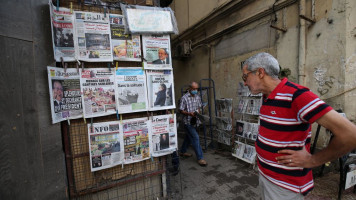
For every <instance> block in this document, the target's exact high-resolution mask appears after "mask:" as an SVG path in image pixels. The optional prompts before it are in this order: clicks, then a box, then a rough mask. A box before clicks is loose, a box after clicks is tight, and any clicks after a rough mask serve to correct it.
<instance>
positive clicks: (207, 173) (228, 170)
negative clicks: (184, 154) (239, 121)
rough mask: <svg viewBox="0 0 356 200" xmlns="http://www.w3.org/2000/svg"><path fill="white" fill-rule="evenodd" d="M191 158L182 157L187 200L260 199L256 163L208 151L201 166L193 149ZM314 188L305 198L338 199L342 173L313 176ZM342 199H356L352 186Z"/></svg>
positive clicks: (183, 181)
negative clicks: (205, 162)
mask: <svg viewBox="0 0 356 200" xmlns="http://www.w3.org/2000/svg"><path fill="white" fill-rule="evenodd" d="M188 152H189V153H192V154H193V156H192V157H190V158H181V174H180V176H181V180H182V190H183V198H182V199H185V200H193V199H194V200H199V199H204V200H209V199H214V200H218V199H224V200H225V199H241V200H242V199H252V200H254V199H261V196H260V189H259V186H258V172H257V166H256V168H255V169H253V166H252V165H250V164H247V163H245V162H243V161H241V160H238V159H236V158H234V157H232V156H231V154H230V153H229V152H226V151H224V152H222V151H215V150H208V151H207V152H205V153H204V159H205V160H206V161H207V162H208V166H206V167H201V166H199V165H198V163H197V161H196V157H195V154H194V152H193V150H192V149H191V148H190V149H189V151H188ZM314 181H315V189H314V190H313V191H312V192H311V193H310V194H308V195H307V197H306V198H305V199H306V200H328V199H337V194H338V184H339V174H338V173H333V172H330V173H327V174H325V175H324V176H323V177H317V178H315V179H314ZM342 199H344V200H351V199H353V200H356V194H354V193H352V189H349V190H347V191H344V192H343V195H342Z"/></svg>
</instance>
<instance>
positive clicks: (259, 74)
mask: <svg viewBox="0 0 356 200" xmlns="http://www.w3.org/2000/svg"><path fill="white" fill-rule="evenodd" d="M257 72H258V74H257V75H258V77H259V78H263V77H264V76H265V75H266V72H265V69H263V68H262V67H260V68H258V70H257Z"/></svg>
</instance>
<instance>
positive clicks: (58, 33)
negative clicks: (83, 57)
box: [49, 1, 75, 62]
mask: <svg viewBox="0 0 356 200" xmlns="http://www.w3.org/2000/svg"><path fill="white" fill-rule="evenodd" d="M49 9H50V14H51V29H52V43H53V53H54V59H55V60H56V62H61V58H63V61H64V62H69V61H75V50H74V40H73V14H71V13H70V10H69V9H68V8H62V7H59V8H58V11H57V8H56V7H54V6H53V4H52V1H49Z"/></svg>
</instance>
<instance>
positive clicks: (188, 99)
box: [179, 82, 207, 166]
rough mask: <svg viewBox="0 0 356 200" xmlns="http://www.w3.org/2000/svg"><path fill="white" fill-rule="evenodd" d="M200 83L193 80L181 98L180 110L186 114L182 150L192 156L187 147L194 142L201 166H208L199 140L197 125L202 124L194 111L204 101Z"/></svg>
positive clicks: (184, 154) (185, 154)
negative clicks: (199, 92)
mask: <svg viewBox="0 0 356 200" xmlns="http://www.w3.org/2000/svg"><path fill="white" fill-rule="evenodd" d="M198 88H199V85H198V83H196V82H192V83H191V84H190V86H189V91H188V92H187V93H186V94H185V95H184V96H183V97H182V98H181V102H180V107H179V110H180V112H181V113H182V114H183V115H185V116H184V118H183V121H184V128H185V132H186V134H185V138H184V142H183V144H182V148H181V150H180V152H181V153H180V154H181V155H182V156H186V157H190V156H192V155H191V154H189V153H187V148H188V147H189V145H190V144H192V146H193V149H194V151H195V154H196V156H197V159H198V164H199V165H200V166H206V165H207V162H206V161H205V160H203V151H202V149H201V146H200V142H199V135H198V132H197V130H196V126H198V125H199V124H200V121H199V119H197V118H196V117H195V114H194V112H195V111H198V112H199V110H200V108H201V105H202V102H201V99H200V97H199V95H197V94H198Z"/></svg>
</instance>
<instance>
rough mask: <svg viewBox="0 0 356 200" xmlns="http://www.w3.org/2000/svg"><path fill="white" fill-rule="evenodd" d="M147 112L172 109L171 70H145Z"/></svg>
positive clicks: (173, 105) (172, 87) (172, 88)
mask: <svg viewBox="0 0 356 200" xmlns="http://www.w3.org/2000/svg"><path fill="white" fill-rule="evenodd" d="M146 78H147V87H148V103H149V108H148V109H149V110H151V111H153V110H164V109H174V108H175V101H174V85H173V72H172V70H146Z"/></svg>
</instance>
